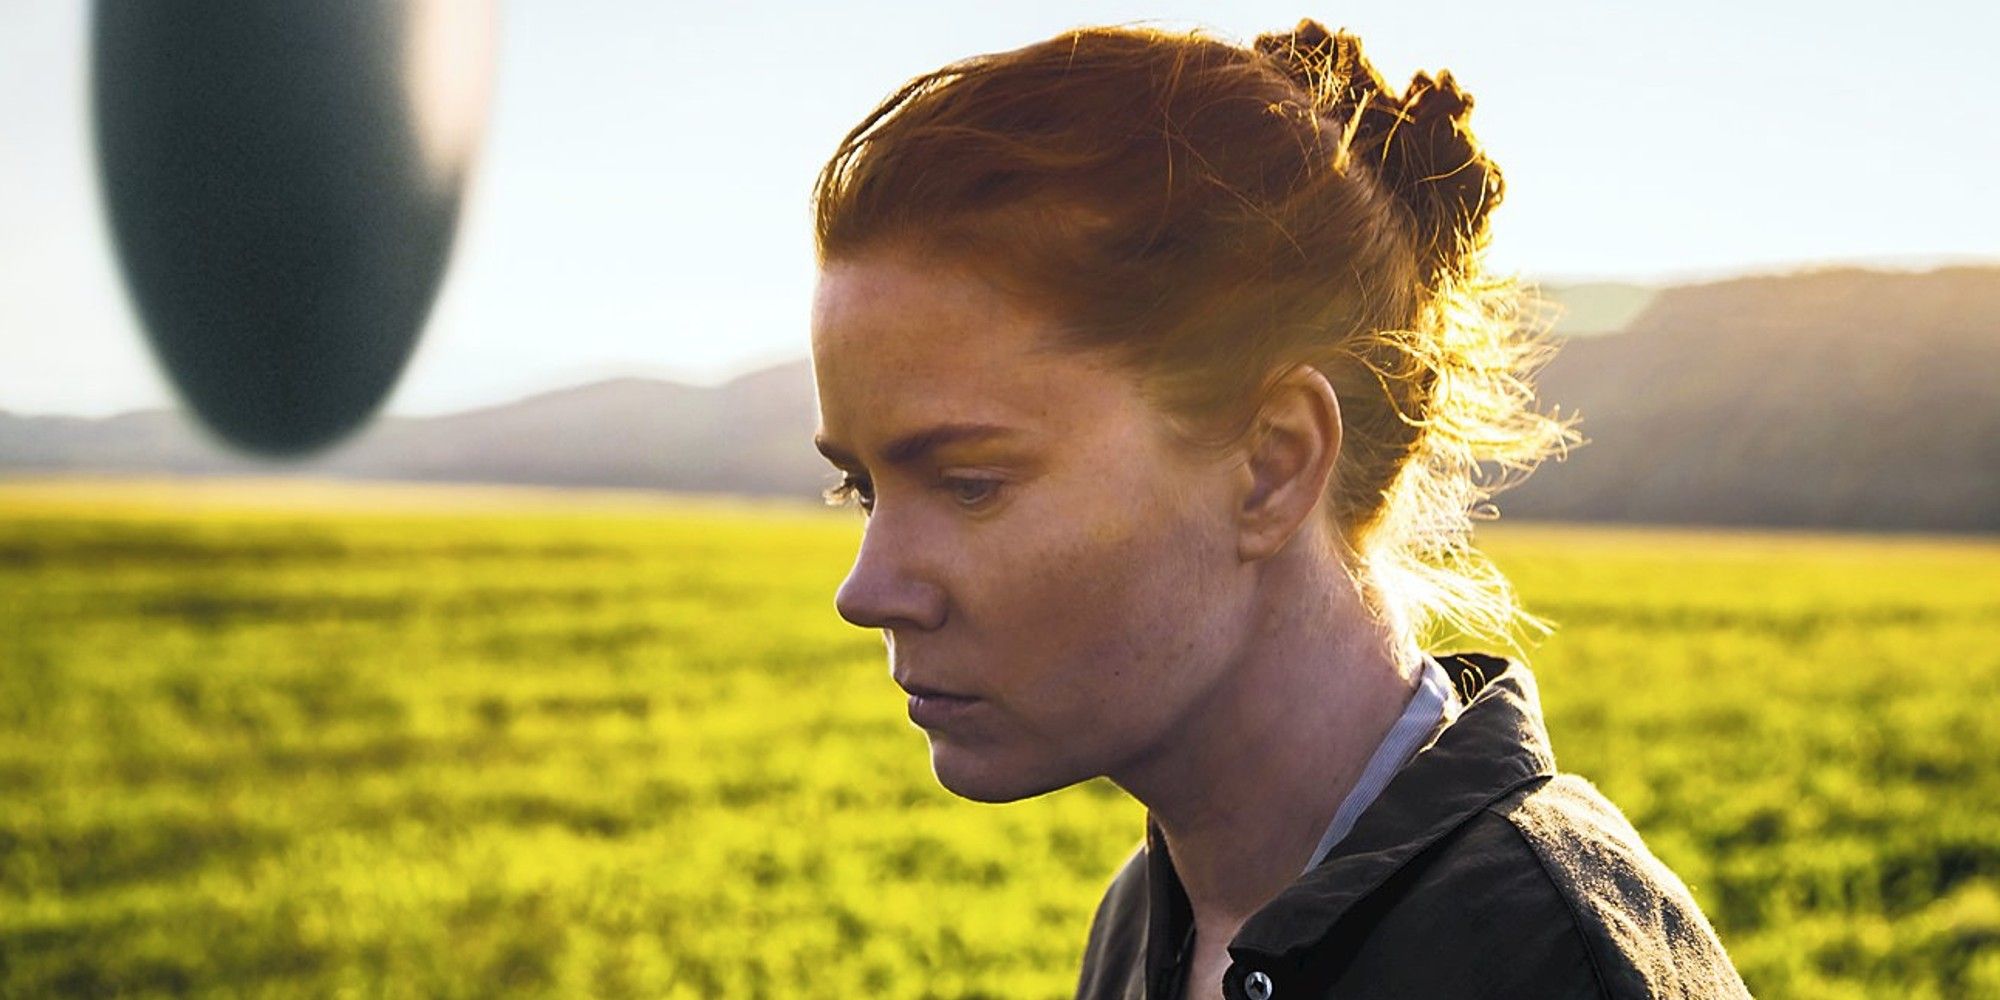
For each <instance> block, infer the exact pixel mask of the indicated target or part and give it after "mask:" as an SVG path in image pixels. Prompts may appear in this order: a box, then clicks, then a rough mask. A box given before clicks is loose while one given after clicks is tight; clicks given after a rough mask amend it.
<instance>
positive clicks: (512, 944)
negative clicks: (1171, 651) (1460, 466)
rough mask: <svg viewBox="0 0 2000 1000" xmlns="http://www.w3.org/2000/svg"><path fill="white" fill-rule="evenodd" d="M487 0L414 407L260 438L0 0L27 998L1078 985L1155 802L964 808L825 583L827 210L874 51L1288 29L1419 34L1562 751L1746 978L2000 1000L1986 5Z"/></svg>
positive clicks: (0, 222) (1375, 48)
mask: <svg viewBox="0 0 2000 1000" xmlns="http://www.w3.org/2000/svg"><path fill="white" fill-rule="evenodd" d="M1521 6H1522V5H1496V4H1475V3H1436V4H1428V5H1419V6H1412V5H1408V4H1390V3H1349V4H1345V5H1341V6H1337V7H1329V8H1301V7H1294V6H1285V5H1280V4H1273V3H1264V2H1233V3H1228V4H1219V3H1211V4H1200V3H1170V2H1155V3H1147V4H1138V3H1123V2H1120V3H1111V2H1070V3H1027V2H1024V3H1017V4H1010V5H1004V6H1002V5H986V4H977V5H975V4H914V3H912V4H847V5H838V6H837V7H836V6H833V5H812V4H757V5H720V4H717V5H712V6H710V7H706V8H686V7H681V6H668V5H658V4H641V3H601V4H592V5H589V6H588V7H587V8H584V7H579V6H577V5H565V4H557V3H554V2H547V0H507V2H505V3H503V4H502V6H501V24H500V35H499V37H500V49H499V59H498V75H497V78H496V90H495V94H494V99H493V105H492V111H491V118H490V122H489V125H488V128H487V132H486V136H485V140H484V152H483V156H482V158H481V159H480V161H479V162H478V163H477V165H476V168H475V170H474V173H473V177H472V180H471V183H470V187H469V188H468V190H467V194H466V201H465V205H464V211H463V215H462V218H461V222H460V228H459V233H458V238H457V245H456V249H455V251H454V254H453V258H452V263H451V269H450V271H449V273H448V277H447V279H446V281H445V284H444V286H443V291H442V294H441V296H440V298H439V299H438V302H437V305H436V308H435V310H434V311H433V313H432V315H431V318H430V322H429V324H428V327H427V329H426V331H425V333H424V336H423V340H422V341H421V343H420V344H419V346H418V348H417V351H416V354H415V357H414V359H413V360H412V362H411V364H410V366H409V368H408V370H407V371H406V373H405V374H404V376H403V378H402V380H401V381H400V383H399V384H398V386H397V388H396V390H395V392H394V394H393V395H392V396H391V397H390V399H389V401H388V403H387V406H386V411H385V413H384V414H383V415H382V417H381V418H380V419H378V420H377V421H376V422H374V423H373V424H372V425H370V426H369V427H367V428H366V429H364V430H362V431H361V432H360V433H358V434H356V435H355V436H353V437H352V438H350V439H347V440H345V441H343V442H341V443H339V444H337V445H335V446H333V447H331V448H328V449H326V450H324V451H321V452H318V453H315V454H313V455H310V456H308V457H305V458H302V459H293V460H287V461H282V462H274V461H270V460H263V459H253V458H250V457H246V456H243V455H241V454H238V453H236V452H233V451H232V450H230V449H229V448H227V447H225V446H224V445H222V444H220V443H219V442H218V441H216V440H215V439H214V438H212V437H211V436H209V435H208V434H207V432H205V431H204V430H202V429H201V428H200V427H199V426H198V425H197V424H196V423H195V422H194V421H193V420H192V419H191V418H190V417H188V416H187V415H186V414H185V413H184V412H182V411H181V409H179V408H178V407H177V405H176V403H175V396H174V393H173V390H172V389H171V387H170V385H169V383H168V381H167V380H166V378H165V377H164V376H163V375H162V374H161V373H160V371H159V370H158V368H157V367H156V365H155V363H154V361H153V359H152V357H151V355H150V354H149V353H148V348H147V345H146V343H145V340H144V338H143V336H142V334H141V331H140V328H139V325H138V319H137V316H136V313H135V312H134V309H133V307H132V305H131V304H130V303H129V301H128V299H127V297H126V295H125V293H124V290H123V288H122V286H121V283H120V278H119V271H118V265H117V262H116V259H115V257H114V256H113V254H112V251H111V246H110V237H109V231H108V229H107V226H106V223H105V221H104V212H103V209H102V207H101V206H100V201H99V193H98V182H97V176H96V166H95V161H94V158H93V157H94V154H93V151H92V145H91V131H90V120H89V117H88V112H89V108H90V100H89V97H90V94H89V88H88V78H87V73H88V69H89V64H88V59H89V47H88V46H89V10H88V8H87V6H86V5H85V4H83V3H81V2H75V0H56V2H47V3H41V2H28V0H0V121H4V123H5V132H4V135H5V136H6V141H5V142H4V144H0V788H5V789H6V791H5V793H4V794H0V994H6V995H24V996H25V995H73V996H96V995H107V994H112V993H132V994H138V995H151V994H176V995H179V994H201V995H223V994H227V995H235V996H243V995H259V994H271V995H297V994H300V993H307V994H328V993H355V994H361V995H390V994H403V995H426V996H439V995H464V996H487V995H496V994H520V995H606V996H613V995H633V996H680V995H687V996H696V995H710V994H713V993H715V992H718V991H722V990H728V991H731V992H735V993H739V994H744V995H751V996H829V997H839V996H852V995H881V996H967V997H970V996H992V997H1016V996H1031V997H1032V996H1064V995H1067V993H1068V990H1069V989H1070V988H1071V987H1072V986H1073V976H1074V971H1075V968H1076V960H1077V958H1078V956H1079V955H1080V954H1081V948H1082V941H1083V931H1084V929H1085V928H1086V927H1087V924H1088V920H1089V916H1090V912H1091V908H1092V907H1093V906H1094V905H1095V902H1096V900H1097V899H1098V896H1099V893H1100V892H1101V890H1102V888H1103V885H1104V884H1105V882H1106V881H1107V880H1108V879H1109V877H1110V875H1111V873H1112V872H1113V871H1114V870H1115V869H1116V867H1117V865H1118V863H1119V862H1120V861H1121V860H1122V859H1123V858H1124V857H1125V855H1126V854H1127V853H1129V851H1130V850H1131V849H1132V848H1133V847H1134V846H1135V845H1136V844H1137V843H1138V839H1139V834H1140V827H1139V822H1140V815H1141V814H1140V813H1139V811H1138V810H1137V808H1136V807H1135V806H1133V805H1132V804H1131V803H1130V802H1129V801H1127V800H1125V799H1124V798H1123V797H1122V795H1121V794H1120V793H1118V792H1117V791H1116V790H1115V789H1112V788H1109V787H1108V786H1105V785H1103V784H1102V783H1092V784H1090V785H1085V786H1079V787H1078V788H1074V789H1070V790H1066V791H1064V792H1062V793H1058V794H1055V795H1051V796H1046V797H1043V798H1041V799H1037V800H1034V801H1032V802H1027V803H1020V804H1015V805H1010V806H1004V807H991V806H979V805H973V804H970V803H965V802H962V801H958V800H955V799H952V798H951V797H950V796H949V795H948V794H947V793H945V792H943V791H942V790H941V789H939V788H937V787H936V785H935V783H934V782H933V781H932V779H931V777H930V775H929V773H928V765H927V757H926V754H925V750H924V744H923V738H922V735H921V734H920V733H919V732H917V731H916V730H915V729H913V728H911V727H910V726H909V725H908V723H907V722H906V721H904V720H903V718H902V711H901V703H900V700H899V697H898V694H897V692H896V691H895V689H894V687H893V685H891V684H890V683H889V681H888V680H887V677H886V673H885V671H884V669H883V667H882V663H881V647H880V641H879V639H878V638H877V637H876V636H875V635H874V634H872V633H863V632H860V631H859V630H855V629H852V628H849V627H847V626H846V625H845V624H844V623H842V622H840V621H839V620H838V619H837V618H836V617H835V616H834V614H833V610H832V593H833V589H834V587H835V586H836V585H837V584H838V582H839V580H840V578H841V576H842V575H843V574H844V572H845V570H846V567H847V564H848V560H850V559H851V557H852V555H853V547H854V543H855V540H856V539H857V538H858V528H859V525H858V522H856V521H855V520H854V518H853V515H852V514H851V513H836V512H829V511H825V510H822V509H819V508H818V507H816V503H817V500H816V497H817V494H818V491H819V490H820V489H821V488H823V487H824V486H825V485H827V484H828V482H829V481H830V480H829V475H828V470H827V469H826V468H825V466H824V463H823V462H822V461H821V460H820V459H819V458H818V457H817V455H816V454H815V453H814V451H813V449H812V447H811V445H810V435H811V433H812V429H813V425H814V422H815V405H814V400H813V390H812V379H811V372H810V370H809V368H808V367H807V365H806V362H805V360H804V359H805V355H806V351H807V327H806V318H807V305H808V301H809V298H810V295H811V287H812V280H813V267H812V259H811V243H810V228H809V218H808V214H807V209H808V205H807V196H808V192H809V189H810V185H811V181H812V178H813V175H814V174H815V172H816V171H817V170H818V168H819V166H820V164H821V163H822V162H823V161H824V159H825V157H826V156H827V155H828V154H829V153H830V152H831V151H832V149H833V148H834V146H835V144H836V143H837V142H838V141H839V139H840V137H841V136H842V135H843V134H844V133H845V132H846V130H847V129H848V128H849V127H851V126H852V125H853V124H854V123H855V122H856V121H858V120H859V119H860V118H861V116H862V115H863V114H865V113H866V112H867V111H868V110H869V109H870V108H872V107H873V105H874V103H875V102H876V101H877V100H878V99H880V98H881V97H882V96H884V95H886V94H887V93H888V92H889V91H891V90H892V89H894V88H895V87H896V86H897V85H898V84H900V83H901V82H902V81H904V80H905V79H907V78H909V77H911V76H913V75H916V74H918V73H921V72H923V71H926V70H929V69H931V68H934V67H935V66H937V65H939V64H941V63H943V62H946V61H948V60H950V59H953V58H957V57H960V56H964V55H968V54H971V53H975V52H982V51H991V50H997V49H1004V48H1011V47H1014V46H1018V45H1022V44H1027V43H1029V42H1033V41H1038V40H1040V39H1043V38H1046V37H1048V36H1050V35H1053V34H1055V33H1057V32H1059V31H1061V30H1063V29H1065V28H1069V27H1073V26H1076V25H1079V24H1089V23H1123V22H1132V21H1148V22H1153V23H1159V24H1162V25H1164V26H1168V27H1180V26H1188V25H1204V26H1208V27H1210V28H1213V29H1215V30H1217V31H1218V32H1220V33H1222V34H1225V35H1228V36H1232V37H1236V38H1238V39H1244V40H1247V39H1248V38H1250V37H1251V36H1254V35H1255V34H1256V33H1258V32H1261V31H1270V30H1280V29H1285V28H1288V27H1290V26H1291V25H1292V24H1293V23H1294V22H1296V21H1297V20H1298V19H1299V18H1300V17H1305V16H1310V17H1314V18H1317V19H1320V20H1322V21H1325V22H1326V23H1327V24H1329V25H1330V26H1334V27H1345V28H1347V29H1349V30H1351V31H1353V32H1355V33H1357V34H1358V35H1360V37H1361V38H1362V39H1363V41H1364V43H1365V44H1366V47H1367V51H1368V52H1369V53H1370V55H1371V57H1372V58H1373V59H1374V61H1375V63H1376V65H1377V67H1378V68H1379V69H1381V70H1382V71H1383V73H1384V75H1385V76H1386V77H1388V78H1389V79H1390V80H1391V81H1392V82H1396V83H1401V82H1404V81H1407V79H1408V78H1409V77H1410V75H1411V74H1413V73H1414V72H1416V71H1418V70H1429V71H1435V70H1437V69H1440V68H1449V69H1450V70H1452V72H1453V74H1454V75H1455V76H1456V77H1458V79H1459V80H1460V81H1461V83H1462V84H1463V85H1464V86H1465V88H1466V89H1467V90H1468V91H1470V92H1471V93H1472V94H1473V95H1474V96H1475V98H1476V99H1477V102H1478V103H1477V110H1476V112H1475V113H1474V116H1473V126H1474V128H1475V129H1476V131H1477V133H1478V135H1479V136H1480V138H1481V140H1482V142H1483V143H1484V144H1485V145H1486V147H1487V148H1488V150H1489V151H1490V152H1491V154H1492V155H1493V157H1494V159H1495V160H1497V161H1498V162H1499V164H1500V165H1501V167H1502V169H1503V170H1504V171H1505V173H1506V178H1507V200H1506V202H1505V204H1504V205H1503V206H1502V207H1501V208H1500V209H1499V211H1498V212H1497V214H1496V216H1495V231H1494V244H1493V253H1492V260H1493V262H1494V263H1495V264H1497V265H1498V266H1500V267H1501V268H1502V269H1504V270H1508V271H1512V272H1515V273H1518V274H1520V275H1522V276H1523V277H1524V278H1526V279H1528V280H1530V281H1532V282H1534V283H1535V284H1537V286H1538V287H1539V288H1540V289H1541V291H1542V292H1543V294H1544V295H1545V296H1547V297H1548V298H1549V299H1550V300H1551V301H1552V302H1553V303H1555V304H1556V305H1557V306H1558V307H1559V308H1558V310H1557V311H1556V312H1555V313H1554V314H1553V315H1554V320H1553V321H1554V323H1555V332H1556V334H1557V335H1558V337H1559V338H1560V339H1561V340H1562V341H1563V346H1562V349H1561V351H1560V353H1559V354H1558V355H1557V357H1556V360H1554V361H1553V362H1552V363H1551V365H1550V366H1549V368H1548V369H1547V371H1546V372H1545V373H1544V376H1543V379H1542V383H1541V385H1542V391H1543V394H1544V396H1545V397H1546V398H1547V399H1548V400H1549V401H1550V402H1551V403H1553V404H1555V405H1559V406H1560V407H1561V408H1562V409H1563V410H1564V411H1565V412H1570V411H1574V412H1579V413H1580V414H1581V415H1582V417H1583V422H1582V424H1581V429H1582V431H1583V432H1584V434H1585V436H1586V437H1587V438H1589V439H1590V443H1589V444H1587V445H1586V446H1584V447H1583V448H1581V449H1578V450H1577V451H1576V452H1574V453H1573V454H1572V455H1571V456H1569V458H1568V459H1567V460H1566V461H1564V462H1561V463H1552V464H1550V465H1548V466H1546V467H1544V468H1543V469H1542V470H1540V471H1539V472H1537V473H1536V474H1535V476H1534V477H1532V478H1531V479H1530V480H1529V481H1528V482H1527V483H1526V484H1524V485H1523V486H1521V487H1519V488H1518V489H1516V490H1513V491H1510V492H1508V493H1505V494H1503V495H1502V497H1501V498H1500V502H1499V508H1500V511H1501V513H1502V517H1501V518H1500V520H1499V521H1498V522H1496V523H1495V524H1493V525H1492V526H1490V527H1489V528H1484V529H1482V540H1483V541H1484V543H1485V544H1487V545H1488V547H1490V548H1491V549H1492V550H1493V551H1494V552H1495V553H1496V555H1497V556H1498V557H1499V558H1500V559H1501V561H1502V564H1503V566H1504V567H1505V568H1506V569H1507V570H1508V571H1509V572H1510V574H1511V575H1512V576H1513V577H1514V578H1515V580H1516V581H1517V583H1518V584H1519V585H1520V587H1521V589H1522V590H1523V592H1524V594H1525V595H1526V596H1527V598H1528V601H1529V605H1530V608H1531V609H1532V610H1535V611H1537V612H1539V613H1541V614H1543V615H1544V616H1546V617H1549V618H1551V619H1553V620H1555V621H1556V622H1557V624H1558V626H1559V628H1558V630H1557V631H1556V632H1555V634H1554V635H1553V636H1552V637H1551V638H1549V639H1547V640H1546V641H1545V642H1543V643H1542V645H1541V646H1540V647H1539V648H1538V649H1537V650H1536V651H1535V659H1534V662H1535V665H1536V671H1537V673H1538V675H1539V676H1541V677H1543V687H1544V695H1545V698H1546V699H1547V706H1548V708H1549V713H1550V725H1551V729H1552V731H1553V736H1554V740H1555V745H1556V747H1557V748H1558V752H1559V753H1560V754H1561V755H1562V758H1561V759H1562V763H1563V766H1564V768H1565V769H1566V770H1572V771H1577V772H1579V773H1582V774H1584V775H1585V776H1586V777H1589V778H1591V779H1592V780H1594V781H1596V782H1597V783H1598V784H1599V785H1600V787H1602V788H1603V789H1604V790H1605V791H1606V793H1607V794H1608V795H1609V796H1610V797H1611V798H1612V799H1613V800H1614V801H1615V802H1617V803H1619V804H1620V805H1621V806H1622V807H1623V808H1625V809H1626V811H1627V812H1628V814H1629V815H1630V816H1631V817H1632V819H1633V821H1634V822H1635V824H1636V825H1638V826H1639V828H1640V830H1641V831H1642V833H1644V834H1645V835H1646V837H1647V839H1648V842H1649V844H1651V845H1653V847H1654V849H1655V851H1656V852H1657V853H1659V854H1660V855H1661V856H1662V857H1663V858H1664V859H1666V860H1667V861H1668V863H1669V864H1671V865H1672V866H1673V867H1674V868H1675V869H1676V870H1677V871H1680V872H1682V873H1683V875H1684V877H1686V878H1687V879H1688V881H1689V882H1690V883H1691V884H1692V886H1693V888H1694V890H1695V893H1696V895H1697V898H1698V899H1699V900H1700V901H1701V902H1702V904H1703V906H1704V908H1705V909H1706V911H1707V912H1708V913H1709V914H1710V916H1711V918H1712V919H1713V920H1714V922H1715V923H1716V926H1717V928H1718V931H1719V932H1720V933H1721V935H1722V938H1723V941H1724V942H1725V944H1727V945H1728V946H1730V948H1731V952H1732V955H1733V956H1735V958H1736V960H1737V962H1738V964H1739V966H1740V967H1741V969H1742V971H1743V972H1744V974H1745V976H1746V979H1748V980H1749V982H1750V985H1751V986H1752V988H1753V989H1754V990H1755V991H1756V992H1757V993H1758V995H1760V996H1813V997H1828V996H1877V995H1882V994H1883V993H1886V992H1889V991H1891V990H1894V991H1896V992H1898V993H1900V994H1903V995H1908V996H1912V997H1921V996H1939V997H1943V996H1995V995H2000V826H1996V824H1994V823H1993V822H1992V820H1993V817H1994V816H1996V815H2000V766H1997V765H1996V764H1995V763H1994V761H1995V760H1996V759H2000V757H1996V755H1995V753H1994V751H1993V747H1994V746H1995V745H1996V737H2000V724H1996V723H1994V722H1993V721H1992V720H1991V717H1990V711H1989V710H1988V708H1987V706H1990V705H1991V704H1993V701H1992V699H1993V698H1994V697H1995V696H2000V652H1996V651H2000V543H1997V542H1996V540H1995V537H1994V533H1995V532H1996V531H2000V393H1996V392H1995V391H1994V388H1993V387H1994V385H1995V383H1996V373H2000V239H1997V238H1996V236H1995V233H1996V232H2000V198H1996V195H1995V191H1996V188H1995V185H1994V184H1993V182H1992V179H1991V164H1992V163H1994V162H1995V161H1996V159H2000V127H1996V125H2000V123H1996V121H1995V114H1994V111H1993V109H1992V107H1991V106H1990V97H1989V95H1991V94H1992V93H1994V92H1995V91H1996V89H1997V88H2000V70H1996V69H1995V63H1994V62H1993V60H1992V59H1991V58H1990V52H1989V51H1988V49H1989V47H1990V41H1991V39H1992V38H1993V37H1994V36H1995V33H1996V30H2000V14H1996V13H1995V10H1996V9H1995V8H1994V7H1993V6H1992V5H1987V4H1971V3H1962V4H1953V3H1942V2H1938V3H1908V4H1898V5H1880V4H1869V5H1863V4H1843V3H1813V4H1807V3H1769V4H1758V5H1754V6H1751V5H1724V4H1720V3H1695V4H1681V5H1675V6H1672V7H1666V6H1657V5H1656V6H1653V7H1632V6H1630V5H1608V4H1598V3H1582V2H1572V3H1547V4H1537V5H1532V8H1531V9H1525V10H1524V9H1520V8H1521Z"/></svg>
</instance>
